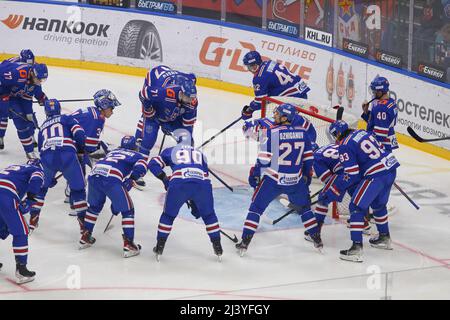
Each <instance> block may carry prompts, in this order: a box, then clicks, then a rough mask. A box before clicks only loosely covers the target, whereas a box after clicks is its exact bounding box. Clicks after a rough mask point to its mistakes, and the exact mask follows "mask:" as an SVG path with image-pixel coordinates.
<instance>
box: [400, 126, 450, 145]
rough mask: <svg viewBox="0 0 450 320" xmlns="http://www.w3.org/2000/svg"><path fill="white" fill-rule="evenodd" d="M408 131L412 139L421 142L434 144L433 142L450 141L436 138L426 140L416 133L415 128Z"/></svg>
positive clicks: (409, 128) (447, 138)
mask: <svg viewBox="0 0 450 320" xmlns="http://www.w3.org/2000/svg"><path fill="white" fill-rule="evenodd" d="M406 130H407V131H408V133H409V134H410V135H411V137H413V138H414V139H416V140H417V141H419V142H433V141H443V140H450V137H444V138H434V139H424V138H422V137H419V135H418V134H417V133H416V132H415V131H414V129H413V128H411V127H408V128H406Z"/></svg>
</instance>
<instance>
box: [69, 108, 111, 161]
mask: <svg viewBox="0 0 450 320" xmlns="http://www.w3.org/2000/svg"><path fill="white" fill-rule="evenodd" d="M72 116H73V117H74V118H75V119H76V120H77V121H78V123H79V124H80V126H81V127H82V128H83V130H84V132H85V133H86V149H85V150H86V151H87V152H88V153H91V152H94V151H96V150H97V149H98V148H99V144H100V134H101V133H102V131H103V128H104V126H105V117H104V116H102V115H101V113H100V110H99V109H98V108H97V107H87V108H83V109H78V110H77V111H75V112H73V113H72Z"/></svg>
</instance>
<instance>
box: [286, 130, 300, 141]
mask: <svg viewBox="0 0 450 320" xmlns="http://www.w3.org/2000/svg"><path fill="white" fill-rule="evenodd" d="M303 134H304V133H303V132H299V131H288V132H280V140H292V139H303V138H304V135H303Z"/></svg>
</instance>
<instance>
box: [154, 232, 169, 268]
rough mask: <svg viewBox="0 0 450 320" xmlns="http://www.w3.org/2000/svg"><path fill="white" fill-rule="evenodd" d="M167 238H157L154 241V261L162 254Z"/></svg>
mask: <svg viewBox="0 0 450 320" xmlns="http://www.w3.org/2000/svg"><path fill="white" fill-rule="evenodd" d="M166 240H167V238H159V239H158V241H157V242H156V247H154V248H153V252H154V253H155V256H156V261H158V262H159V257H160V256H161V255H162V254H163V251H164V246H165V245H166Z"/></svg>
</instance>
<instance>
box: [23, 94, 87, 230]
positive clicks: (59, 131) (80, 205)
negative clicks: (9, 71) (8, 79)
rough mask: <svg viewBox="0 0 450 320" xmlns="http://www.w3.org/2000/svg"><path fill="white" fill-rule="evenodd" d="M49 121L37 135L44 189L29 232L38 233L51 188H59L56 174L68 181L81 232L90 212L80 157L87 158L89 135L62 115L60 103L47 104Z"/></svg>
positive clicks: (37, 203) (46, 121)
mask: <svg viewBox="0 0 450 320" xmlns="http://www.w3.org/2000/svg"><path fill="white" fill-rule="evenodd" d="M44 109H45V114H46V116H47V119H46V120H45V121H44V123H43V124H42V126H41V130H40V131H39V135H38V148H39V152H40V155H41V160H42V165H43V167H44V173H45V181H44V185H43V187H42V189H41V191H40V192H39V194H38V195H37V197H36V203H34V204H33V206H32V208H31V218H30V228H31V229H32V230H34V229H36V228H37V226H38V222H39V214H40V212H41V209H42V207H43V206H44V199H45V196H46V194H47V191H48V189H49V188H52V187H53V186H54V185H56V179H55V174H56V173H57V172H58V171H59V172H61V173H62V175H63V177H64V178H65V179H66V180H67V182H68V184H69V186H70V189H71V194H70V198H71V202H72V203H73V205H74V209H75V211H76V212H77V215H78V221H79V223H80V228H81V227H82V223H83V220H84V215H85V212H86V210H87V203H86V189H85V181H84V175H83V171H82V169H81V165H80V162H79V160H78V156H77V154H84V152H85V141H86V134H85V132H84V130H83V128H82V127H81V126H80V125H79V123H78V121H77V120H76V119H75V117H74V116H72V115H61V105H60V103H59V101H58V100H56V99H50V100H47V101H46V102H45V107H44Z"/></svg>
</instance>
